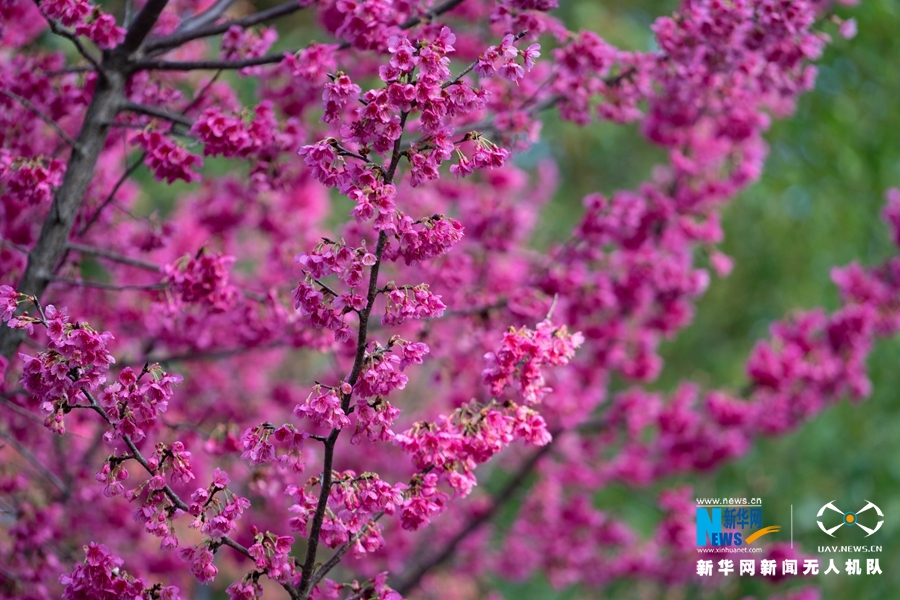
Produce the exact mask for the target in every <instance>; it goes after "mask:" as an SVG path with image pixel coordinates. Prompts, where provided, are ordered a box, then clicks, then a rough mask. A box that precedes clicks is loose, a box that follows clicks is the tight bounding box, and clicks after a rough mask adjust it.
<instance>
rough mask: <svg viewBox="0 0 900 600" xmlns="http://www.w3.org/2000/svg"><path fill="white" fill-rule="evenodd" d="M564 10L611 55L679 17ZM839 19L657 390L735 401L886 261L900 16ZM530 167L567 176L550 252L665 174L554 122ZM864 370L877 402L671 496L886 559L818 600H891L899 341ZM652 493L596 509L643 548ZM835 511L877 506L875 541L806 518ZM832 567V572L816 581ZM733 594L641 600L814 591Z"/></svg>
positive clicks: (611, 135) (823, 585) (612, 139)
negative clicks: (687, 383) (763, 343)
mask: <svg viewBox="0 0 900 600" xmlns="http://www.w3.org/2000/svg"><path fill="white" fill-rule="evenodd" d="M562 5H563V6H562V8H561V11H560V12H561V14H562V15H563V17H564V19H565V20H566V22H567V23H568V24H569V25H570V27H581V28H585V29H593V30H595V31H597V32H598V33H600V34H601V35H602V36H603V37H605V38H606V39H607V40H609V41H610V42H611V43H614V44H616V45H618V46H619V47H623V48H627V49H650V48H652V47H653V46H652V44H653V39H652V37H651V35H650V31H649V25H650V24H651V22H652V21H653V19H655V18H656V17H658V16H660V15H664V14H668V13H669V12H671V11H672V10H673V9H674V8H675V6H677V2H672V1H665V2H660V1H645V0H603V1H597V0H577V1H570V2H563V3H562ZM836 14H838V15H841V16H843V17H853V18H855V19H856V20H857V22H858V25H859V34H858V35H857V37H855V38H854V39H852V40H844V39H842V38H841V37H840V36H839V35H837V27H836V26H834V25H832V24H830V23H827V24H825V25H824V26H823V29H824V30H825V31H826V32H827V33H829V34H830V35H831V36H832V38H833V43H832V44H831V45H830V46H829V47H828V50H827V51H826V53H825V56H824V57H823V59H822V60H821V62H820V64H819V76H818V79H817V83H816V88H815V90H814V91H812V92H811V93H808V94H806V95H805V96H803V97H802V99H801V101H800V103H799V105H798V109H797V112H796V114H795V115H794V116H793V117H791V118H790V119H788V120H784V121H776V122H774V124H773V126H772V128H771V131H770V132H769V134H768V135H767V136H766V137H767V139H768V141H769V144H770V146H771V152H770V155H769V158H768V160H767V162H766V169H765V171H764V174H763V176H762V179H761V180H760V182H759V183H757V184H756V185H754V186H753V187H751V188H750V189H748V190H746V191H745V192H744V193H742V194H741V195H740V196H739V197H738V198H737V199H736V200H735V201H733V202H732V203H731V204H730V205H729V206H728V207H727V208H726V209H725V211H724V218H723V222H724V228H725V231H726V240H725V243H724V244H723V245H722V249H723V251H725V252H726V253H727V254H728V255H730V256H731V257H733V258H734V261H735V268H734V270H733V272H732V273H731V275H730V276H729V277H727V278H726V279H716V278H714V279H713V281H712V284H711V286H710V289H709V291H708V292H707V294H706V295H705V297H704V298H703V299H702V300H701V301H700V302H699V305H698V307H697V316H696V318H695V320H694V323H693V324H692V325H691V326H690V327H689V328H688V329H687V330H685V331H684V332H682V333H681V335H680V336H679V337H678V338H677V339H676V340H673V341H672V342H670V343H668V344H666V346H665V348H664V353H663V354H664V357H665V359H666V366H665V369H664V371H663V375H662V377H661V379H660V381H659V382H658V384H656V385H655V386H654V387H656V388H658V389H662V390H672V389H674V387H675V386H676V385H677V383H678V382H679V381H681V380H683V379H690V380H693V381H696V382H698V383H700V384H702V385H703V386H704V387H707V386H710V387H712V386H715V387H731V388H733V389H740V388H741V387H742V386H743V385H744V383H745V382H746V376H745V374H744V362H745V360H746V358H747V356H748V353H749V352H750V350H751V348H752V347H753V344H754V343H755V342H756V341H757V340H758V339H760V338H762V337H765V336H766V335H767V333H768V328H769V325H770V324H771V323H772V322H773V321H776V320H778V319H781V318H783V317H784V316H785V315H787V314H789V313H790V312H791V311H794V310H799V309H808V308H812V307H815V306H822V307H824V308H826V309H829V310H831V309H834V308H836V307H837V306H838V298H837V294H836V290H835V287H834V286H833V284H832V283H831V280H830V270H831V268H832V267H833V266H840V265H844V264H847V263H849V262H851V261H854V260H858V261H860V262H862V263H863V264H874V263H878V262H880V261H882V260H884V259H885V258H886V257H888V256H890V255H891V254H892V253H893V252H895V249H893V248H892V246H891V243H890V241H889V239H888V234H887V229H886V227H885V226H884V224H883V223H882V221H881V220H880V217H879V212H880V210H881V208H882V206H883V202H884V191H885V190H886V189H887V188H889V187H893V186H900V38H898V36H897V31H898V29H900V2H897V1H896V0H863V1H862V3H861V4H860V5H859V6H855V7H837V9H836ZM533 152H534V153H536V154H541V153H545V154H547V155H550V156H553V157H555V158H556V160H557V162H558V163H559V165H560V167H561V172H562V177H561V181H562V188H561V190H560V193H559V198H558V199H559V200H563V199H565V200H564V201H565V202H571V205H570V206H571V207H572V209H571V210H565V209H561V208H559V207H560V206H563V205H562V204H558V205H557V206H556V207H554V208H551V209H550V211H549V212H548V214H547V215H546V217H547V218H546V219H545V220H544V229H543V230H542V231H541V232H540V233H539V237H541V238H543V239H550V238H558V236H559V235H560V234H561V232H562V231H564V230H566V229H567V228H568V227H569V226H570V225H571V224H572V222H573V221H574V220H575V219H576V218H577V215H578V203H579V201H580V199H581V198H582V197H583V196H584V195H585V194H586V193H589V192H591V191H595V190H599V191H602V192H604V193H610V192H613V191H614V190H616V189H620V188H623V187H632V186H634V185H635V184H636V183H638V182H640V181H641V180H642V179H645V178H646V177H647V175H648V173H649V169H650V168H651V166H652V165H653V164H654V163H655V162H656V161H658V160H659V158H660V157H659V154H658V153H657V150H656V149H654V148H652V147H649V146H648V145H647V144H646V143H645V142H643V140H642V139H640V137H639V136H638V135H636V132H635V131H634V130H633V129H629V128H628V127H624V128H623V127H619V126H615V125H608V126H607V125H601V126H596V125H595V126H591V127H589V128H585V129H580V128H577V127H574V126H571V125H566V124H560V123H558V122H554V121H552V120H549V121H548V122H547V126H546V129H545V139H544V141H543V142H542V144H541V146H539V147H538V148H536V149H535V150H534V151H533ZM526 158H528V157H526ZM868 365H869V369H870V374H871V379H872V381H873V384H874V393H873V394H872V396H871V398H869V399H868V400H866V401H865V402H863V403H860V404H853V403H850V402H849V401H843V402H841V403H840V404H839V405H838V406H836V407H834V408H832V409H830V410H828V411H827V412H825V413H824V414H822V415H821V416H819V417H818V418H816V419H815V420H813V421H811V422H808V423H807V424H806V425H805V426H803V427H802V428H801V429H799V430H797V431H795V432H793V433H791V434H789V435H786V436H782V437H779V438H768V439H761V440H760V441H758V442H757V443H756V444H755V446H754V447H753V449H752V451H751V452H750V453H749V454H748V455H747V456H746V457H744V458H743V459H741V460H740V461H737V462H735V463H731V464H729V465H728V466H726V467H725V468H722V469H720V470H718V471H717V472H716V473H714V474H711V475H709V476H702V477H687V478H678V479H671V480H669V481H667V482H666V484H667V485H671V483H672V482H674V481H680V482H683V483H687V484H690V485H692V486H693V487H694V488H695V490H696V496H699V497H704V496H713V497H717V496H731V497H748V498H749V497H761V498H763V514H764V522H765V524H779V525H781V526H782V532H781V533H780V534H777V535H778V536H780V538H782V539H785V540H786V539H787V538H788V531H789V523H790V511H791V505H793V515H794V539H795V543H797V544H799V545H800V548H801V549H802V550H804V551H805V552H808V553H810V554H813V555H816V554H817V553H816V549H817V546H818V545H830V544H834V543H838V544H840V543H846V544H857V543H867V544H880V545H882V546H883V552H882V553H881V554H878V555H874V554H873V555H869V556H867V555H856V554H853V555H850V554H848V555H846V556H844V555H841V556H835V558H836V559H837V558H840V559H841V560H836V561H835V562H836V564H838V565H839V567H840V569H841V571H842V573H841V574H840V575H834V574H831V575H828V576H824V575H819V576H818V577H817V578H815V581H816V583H817V584H818V585H819V587H820V589H821V594H822V598H823V599H825V600H832V599H835V600H843V599H849V598H853V599H855V600H869V599H871V600H876V599H878V600H880V599H887V598H900V570H898V569H897V568H896V565H898V564H900V435H898V433H900V340H895V341H890V342H882V343H880V344H879V345H878V346H877V347H876V350H875V351H874V353H873V354H872V356H871V358H870V360H869V363H868ZM660 489H662V486H659V487H657V488H651V489H646V490H634V489H629V488H626V487H624V486H623V487H619V488H616V489H611V490H609V491H608V492H605V493H604V494H603V495H602V497H600V498H598V500H597V502H598V506H603V507H604V508H605V509H608V510H609V511H611V512H613V513H616V514H617V515H624V516H625V517H626V518H627V519H628V520H629V521H630V522H631V523H632V524H634V525H635V526H636V527H638V528H641V529H644V530H645V531H648V532H649V528H650V526H651V525H652V524H653V523H654V522H655V521H656V520H657V519H658V517H659V513H658V511H657V509H656V508H655V498H656V496H657V494H658V492H659V490H660ZM831 500H833V501H835V504H836V505H837V506H839V507H841V508H842V509H845V510H857V509H859V508H861V507H862V506H863V505H865V503H866V500H871V501H872V502H875V503H876V504H877V505H879V506H880V507H881V509H882V510H883V511H884V513H885V522H884V525H883V527H882V529H881V530H880V531H879V532H878V533H877V534H875V535H874V536H872V537H871V538H869V539H867V540H865V542H862V541H857V540H856V539H855V538H856V537H860V538H861V536H853V537H854V540H850V539H849V538H850V536H838V537H840V538H841V539H840V540H832V539H831V538H828V537H826V536H825V534H823V533H822V532H821V531H820V530H819V529H818V527H817V526H816V513H817V512H818V510H819V507H821V506H822V505H823V504H824V503H826V502H828V501H831ZM835 516H836V515H835ZM876 556H877V557H878V558H880V564H881V568H882V571H883V574H882V575H876V576H866V575H861V576H849V575H846V574H844V573H843V570H844V566H843V561H844V560H846V559H847V558H861V559H863V560H862V562H863V564H865V560H864V559H865V558H872V557H876ZM735 558H737V557H735ZM821 558H822V557H820V563H821V562H822V561H821ZM826 566H827V557H825V561H824V564H823V565H822V567H821V570H822V571H824V570H825V567H826ZM598 568H602V567H601V566H600V565H598ZM729 579H730V582H729V583H728V584H726V585H724V586H723V587H721V588H720V589H717V590H701V589H698V588H690V589H687V590H680V591H678V592H674V591H666V590H658V593H656V594H653V595H651V596H650V597H659V598H714V599H717V598H722V599H739V598H745V597H746V596H751V597H756V598H768V597H770V596H772V595H774V594H776V593H778V594H780V593H783V592H784V591H785V590H789V589H793V588H796V587H798V586H799V585H805V584H807V583H808V581H802V579H805V578H796V580H795V581H792V582H791V581H789V582H788V585H783V586H781V587H779V588H777V589H776V588H773V587H772V586H770V585H768V584H767V583H765V582H763V580H762V578H761V577H759V576H757V577H756V578H747V577H744V578H738V577H735V576H734V575H732V576H731V577H730V578H729ZM639 587H640V586H638V587H635V582H623V584H622V585H618V586H614V587H613V588H611V589H610V590H608V593H606V594H603V595H602V597H604V598H635V597H637V595H636V594H637V593H638V592H637V590H638V589H639ZM498 589H500V590H502V591H503V594H504V597H506V598H529V599H532V598H533V599H535V600H544V599H560V600H561V599H567V598H596V597H598V595H597V594H596V593H589V592H586V591H585V590H578V589H570V590H563V591H559V590H553V589H552V588H551V587H550V586H549V585H547V584H546V583H545V582H542V581H533V582H529V584H528V585H508V584H505V583H504V582H498ZM641 597H643V595H641Z"/></svg>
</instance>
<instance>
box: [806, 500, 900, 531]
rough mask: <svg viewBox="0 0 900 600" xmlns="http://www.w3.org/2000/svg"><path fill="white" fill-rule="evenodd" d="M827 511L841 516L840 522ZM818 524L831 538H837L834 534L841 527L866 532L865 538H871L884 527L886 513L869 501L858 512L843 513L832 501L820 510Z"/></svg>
mask: <svg viewBox="0 0 900 600" xmlns="http://www.w3.org/2000/svg"><path fill="white" fill-rule="evenodd" d="M826 510H830V511H833V512H836V513H838V514H840V515H841V517H840V521H837V517H836V516H834V515H832V514H831V513H828V514H826V513H825V511H826ZM868 511H872V512H868ZM866 512H868V514H865V515H863V513H866ZM860 515H862V516H860ZM823 520H825V521H827V522H828V524H827V525H826V524H825V523H823ZM861 521H865V522H866V523H868V525H863V523H862V522H861ZM816 523H818V525H819V529H821V530H822V531H824V532H825V533H826V534H827V535H829V536H831V537H835V535H834V532H835V531H837V530H838V529H840V528H841V527H846V528H848V529H854V530H856V531H864V532H866V536H865V537H869V536H870V535H872V534H873V533H875V532H876V531H878V530H879V529H881V526H882V525H884V513H883V512H881V509H880V508H878V506H876V505H875V503H873V502H870V501H868V500H866V505H865V506H863V507H862V508H860V509H859V510H857V511H852V510H850V511H843V510H841V509H840V508H838V507H837V506H835V505H834V500H832V501H831V502H829V503H828V504H826V505H824V506H823V507H822V508H820V509H819V513H818V514H817V515H816ZM835 523H837V524H835Z"/></svg>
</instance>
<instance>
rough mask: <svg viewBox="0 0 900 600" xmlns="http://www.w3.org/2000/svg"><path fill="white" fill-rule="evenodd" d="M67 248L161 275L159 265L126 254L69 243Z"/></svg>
mask: <svg viewBox="0 0 900 600" xmlns="http://www.w3.org/2000/svg"><path fill="white" fill-rule="evenodd" d="M67 248H68V249H69V250H74V251H75V252H79V253H81V254H89V255H91V256H100V257H102V258H106V259H109V260H111V261H113V262H117V263H122V264H123V265H131V266H133V267H139V268H141V269H145V270H147V271H152V272H154V273H159V271H160V269H159V265H155V264H153V263H149V262H145V261H143V260H139V259H137V258H131V257H130V256H125V255H124V254H119V253H118V252H113V251H112V250H106V249H104V248H95V247H94V246H86V245H84V244H76V243H74V242H69V244H68V246H67Z"/></svg>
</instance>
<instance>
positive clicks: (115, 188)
mask: <svg viewBox="0 0 900 600" xmlns="http://www.w3.org/2000/svg"><path fill="white" fill-rule="evenodd" d="M146 156H147V153H146V152H144V153H142V154H141V155H140V156H139V157H138V159H137V160H135V161H134V162H133V163H131V164H130V165H129V166H128V168H127V169H125V172H124V173H122V176H121V177H119V180H118V181H116V184H115V185H114V186H113V189H112V190H111V191H110V192H109V195H108V196H106V199H105V200H104V201H103V202H101V203H100V206H98V207H97V210H95V211H94V214H92V215H91V218H90V219H88V220H87V222H86V223H85V224H84V225H83V226H82V227H81V230H80V231H79V232H78V236H79V237H80V236H83V235H84V234H85V233H87V230H88V229H90V228H91V225H93V224H94V223H96V222H97V219H99V218H100V214H101V213H102V212H103V210H104V209H105V208H106V207H107V206H109V204H110V203H111V202H112V201H113V200H114V199H115V197H116V193H117V192H118V191H119V188H121V187H122V185H123V184H124V183H125V182H126V181H127V180H128V178H129V177H131V174H132V173H134V172H135V171H137V168H138V167H140V166H141V165H142V164H143V163H144V158H146Z"/></svg>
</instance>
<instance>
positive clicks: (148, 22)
mask: <svg viewBox="0 0 900 600" xmlns="http://www.w3.org/2000/svg"><path fill="white" fill-rule="evenodd" d="M168 3H169V0H148V1H147V4H145V5H144V8H142V9H141V12H139V13H138V14H137V16H136V17H135V18H134V21H132V23H131V26H130V27H129V28H128V31H127V32H126V33H125V40H124V41H123V42H122V43H121V44H120V45H119V46H118V47H117V48H115V50H114V52H115V53H116V54H118V55H121V56H129V55H131V54H133V53H134V52H135V51H136V50H137V49H138V48H140V47H141V44H142V43H143V41H144V38H146V37H147V35H148V34H149V33H150V30H151V29H153V26H154V25H156V21H157V20H158V19H159V15H160V13H162V11H163V9H164V8H165V7H166V4H168Z"/></svg>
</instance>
